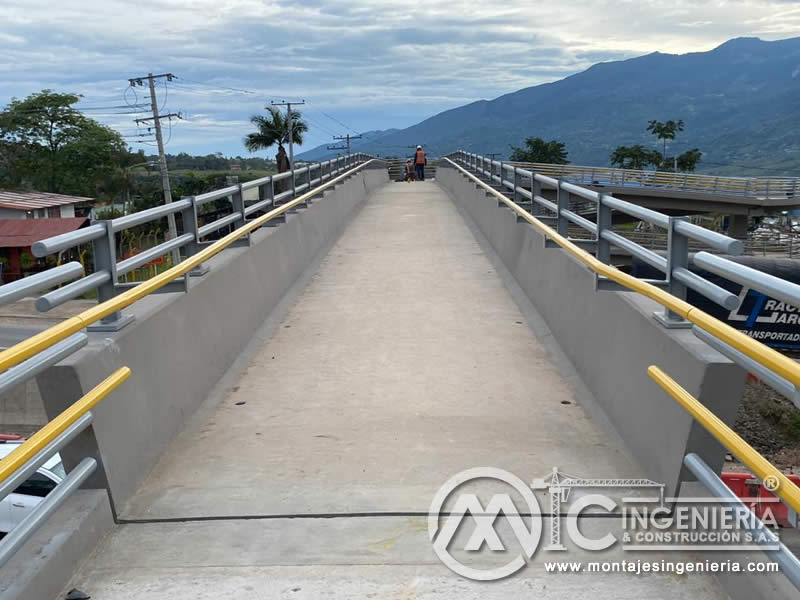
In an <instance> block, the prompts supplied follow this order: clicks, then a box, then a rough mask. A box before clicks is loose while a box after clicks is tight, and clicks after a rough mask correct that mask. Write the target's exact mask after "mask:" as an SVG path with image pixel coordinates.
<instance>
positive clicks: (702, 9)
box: [0, 0, 800, 154]
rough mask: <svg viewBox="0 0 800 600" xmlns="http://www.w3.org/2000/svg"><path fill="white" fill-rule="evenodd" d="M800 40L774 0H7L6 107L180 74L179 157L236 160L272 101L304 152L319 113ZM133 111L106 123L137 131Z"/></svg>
mask: <svg viewBox="0 0 800 600" xmlns="http://www.w3.org/2000/svg"><path fill="white" fill-rule="evenodd" d="M798 31H800V7H798V6H797V5H796V3H794V2H785V1H783V2H782V1H779V0H711V1H705V2H704V1H700V2H698V1H697V0H693V1H689V0H672V1H671V2H663V0H613V1H612V0H572V1H569V2H566V1H565V2H561V3H558V4H556V3H552V2H543V1H541V0H539V1H530V0H507V2H505V3H504V4H503V6H502V8H499V7H497V6H496V5H492V4H491V3H488V2H485V0H463V1H461V2H453V1H451V0H426V2H423V3H397V2H396V1H391V2H390V1H389V0H369V1H367V0H349V2H348V3H346V4H344V3H342V2H340V1H336V2H334V1H333V0H307V1H304V2H294V1H291V2H290V1H288V0H274V1H262V0H191V1H189V0H138V1H137V2H128V1H124V0H105V1H100V0H82V1H80V2H78V1H75V0H63V1H61V2H58V3H54V2H51V1H50V0H5V2H4V3H3V4H2V5H0V55H2V56H3V58H4V60H2V61H0V74H2V77H3V80H4V85H3V89H2V91H0V102H6V101H7V100H8V99H10V98H11V97H12V96H17V97H20V96H24V95H27V94H29V93H31V92H33V91H37V90H39V89H42V88H44V87H50V88H54V89H58V90H64V91H75V92H80V93H83V94H84V95H85V103H86V104H90V103H91V104H97V105H99V104H103V103H113V104H114V105H116V104H120V103H121V101H122V95H123V92H124V90H125V87H126V80H127V78H128V77H132V76H137V75H143V74H146V73H147V72H150V71H152V72H163V71H171V72H174V73H176V74H177V75H180V76H182V77H185V78H186V81H180V80H178V81H176V82H175V85H172V86H170V88H169V90H168V92H169V95H168V97H167V98H166V105H165V108H167V109H171V110H173V111H177V110H183V111H185V112H186V114H187V115H189V117H190V118H188V119H187V120H186V121H185V122H181V123H179V124H176V125H175V126H174V127H173V137H172V140H171V143H170V147H169V150H170V151H175V152H177V151H181V150H186V151H190V152H212V151H216V150H222V151H224V152H226V153H233V154H238V153H244V148H243V147H242V145H241V139H242V137H243V136H244V134H245V133H246V132H247V131H248V129H249V123H248V118H249V116H250V115H251V114H253V113H255V112H258V111H260V110H262V109H263V106H264V104H265V103H266V102H268V101H269V99H270V98H305V99H307V100H309V101H310V104H309V105H308V106H307V107H305V109H304V110H306V111H307V113H306V114H307V115H308V116H309V118H311V119H313V121H314V122H316V123H318V124H319V125H314V124H313V123H312V129H311V132H310V134H309V136H308V139H307V144H306V145H307V146H310V145H314V144H319V143H324V142H327V141H330V133H331V132H335V133H337V134H339V133H345V130H344V128H343V127H342V126H341V125H339V124H338V123H336V122H335V121H333V120H331V119H329V118H327V117H326V116H325V115H324V114H322V113H323V112H325V113H328V114H331V115H333V116H334V117H336V118H337V119H338V120H340V121H342V122H344V123H347V124H349V125H351V126H352V127H353V128H354V129H357V130H368V129H376V128H387V127H401V126H406V125H410V124H412V123H414V122H416V121H419V120H421V119H422V118H424V117H426V116H429V115H430V114H433V113H435V112H438V111H440V110H443V109H446V108H451V107H454V106H458V105H460V104H463V103H466V102H470V101H472V100H476V99H480V98H491V97H495V96H497V95H500V94H502V93H506V92H509V91H513V90H516V89H519V88H522V87H526V86H530V85H536V84H538V83H542V82H546V81H552V80H555V79H559V78H561V77H563V76H566V75H569V74H571V73H574V72H577V71H579V70H582V69H584V68H586V67H588V66H589V65H591V64H592V63H594V62H598V61H603V60H613V59H620V58H626V57H631V56H635V55H638V54H643V53H647V52H652V51H655V50H659V51H662V52H674V53H683V52H691V51H702V50H708V49H710V48H712V47H714V46H716V45H718V44H719V43H721V42H723V41H725V40H727V39H730V38H732V37H737V36H742V35H758V36H760V37H763V38H765V39H776V38H780V37H788V36H791V35H793V34H795V33H796V32H798ZM189 80H191V81H189ZM195 81H199V82H205V83H208V84H210V86H209V85H198V84H196V83H194V82H195ZM214 86H216V88H215V87H214ZM221 87H227V88H239V89H248V90H252V91H253V92H254V93H253V94H242V93H237V92H234V91H232V90H223V89H220V88H221ZM138 93H139V96H140V99H141V97H142V96H141V94H142V90H141V88H139V90H138ZM128 95H129V96H131V94H130V92H129V93H128ZM159 98H160V100H163V99H164V91H163V89H159ZM133 116H135V115H116V116H112V117H108V118H105V117H104V118H103V120H105V121H106V122H108V123H110V124H113V125H114V126H119V127H124V128H125V131H126V132H127V131H133V130H135V126H134V125H133V123H132V122H131V121H129V120H128V119H131V118H132V117H133Z"/></svg>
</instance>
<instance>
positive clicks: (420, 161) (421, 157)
mask: <svg viewBox="0 0 800 600" xmlns="http://www.w3.org/2000/svg"><path fill="white" fill-rule="evenodd" d="M414 164H417V165H424V164H425V151H424V150H417V157H416V159H415V160H414Z"/></svg>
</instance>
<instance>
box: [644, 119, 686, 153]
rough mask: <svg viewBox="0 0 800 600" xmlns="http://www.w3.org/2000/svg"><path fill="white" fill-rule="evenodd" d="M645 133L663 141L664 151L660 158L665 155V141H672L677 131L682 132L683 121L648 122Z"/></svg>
mask: <svg viewBox="0 0 800 600" xmlns="http://www.w3.org/2000/svg"><path fill="white" fill-rule="evenodd" d="M647 131H649V132H650V133H652V134H653V135H654V136H656V137H657V138H658V139H659V140H663V141H664V151H663V153H662V156H666V155H667V140H674V139H675V135H676V134H677V133H678V132H679V131H683V121H672V120H670V121H667V122H666V123H662V122H661V121H649V122H648V123H647Z"/></svg>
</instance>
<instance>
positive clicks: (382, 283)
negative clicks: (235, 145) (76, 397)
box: [70, 182, 725, 600]
mask: <svg viewBox="0 0 800 600" xmlns="http://www.w3.org/2000/svg"><path fill="white" fill-rule="evenodd" d="M254 301H257V299H254ZM258 325H259V324H256V323H254V324H253V327H254V330H255V329H256V328H257V327H258ZM166 400H167V399H165V401H166ZM478 466H493V467H499V468H503V469H506V470H508V471H511V472H512V473H515V474H516V475H518V476H519V477H521V478H522V479H523V480H525V481H530V480H531V479H533V478H534V477H543V476H546V475H547V474H549V473H550V470H551V468H552V467H553V466H558V467H559V468H560V469H561V470H562V471H564V472H567V473H571V474H575V475H579V476H587V477H627V476H641V473H640V472H639V470H638V467H637V466H636V464H635V462H634V461H633V460H632V459H631V457H630V456H629V455H628V454H627V452H626V451H625V450H624V449H623V448H621V447H620V446H619V445H618V443H617V442H616V441H615V439H614V437H613V436H611V435H609V434H608V432H607V431H606V430H605V429H604V428H603V427H602V426H600V425H599V424H598V423H596V422H594V421H593V420H592V419H591V418H590V417H589V416H588V413H587V412H585V411H584V410H583V408H582V407H581V406H580V405H579V400H578V398H576V395H575V393H574V392H573V390H572V389H571V388H570V387H569V385H568V384H567V383H566V381H565V379H564V376H563V374H562V373H560V372H559V370H558V369H557V368H556V366H555V365H554V363H553V361H552V360H551V358H550V356H549V354H548V352H547V351H546V349H545V347H544V346H543V345H542V343H541V342H540V341H539V340H537V338H536V337H535V336H534V334H533V333H532V331H531V329H530V328H529V327H528V324H527V322H526V319H525V317H524V316H523V314H522V312H521V310H520V308H519V307H518V306H517V305H516V304H515V302H514V301H513V299H512V297H511V295H510V294H509V292H508V291H507V290H506V288H505V287H504V284H503V281H502V280H501V278H500V277H499V276H498V274H497V273H496V272H495V270H494V269H493V268H492V266H491V263H490V262H489V260H488V259H487V257H486V255H484V253H483V252H482V251H481V248H480V246H479V245H478V243H477V241H476V240H475V238H474V237H473V235H472V233H471V232H470V230H469V228H468V227H467V225H466V224H465V222H464V221H463V220H462V218H461V217H460V215H459V214H458V212H457V210H456V208H455V206H454V204H453V203H452V202H451V200H450V199H449V198H448V196H447V195H446V193H445V192H443V191H442V189H441V188H440V187H438V186H437V185H436V183H435V182H424V183H414V184H404V183H393V184H389V185H387V186H386V187H384V188H382V189H380V190H379V191H378V192H377V193H376V194H374V195H373V197H372V198H371V199H370V200H369V201H368V203H367V205H366V206H365V207H364V209H363V210H362V211H361V212H360V213H359V214H358V216H357V217H356V218H355V219H354V220H353V222H352V223H351V224H350V225H349V227H348V229H347V230H346V231H345V233H344V235H343V236H342V238H341V239H340V240H339V242H338V243H337V244H336V245H335V247H334V248H333V250H332V251H331V252H330V253H329V255H328V256H327V257H326V258H325V259H324V261H323V262H322V264H321V266H320V267H319V269H318V270H317V272H316V273H315V274H314V275H313V277H312V278H311V281H310V283H309V285H308V286H307V287H306V289H305V290H304V292H303V293H302V295H301V296H300V298H299V300H298V302H297V303H296V305H295V306H294V307H293V308H292V309H291V310H290V312H289V313H288V315H287V316H286V318H285V319H284V321H283V323H281V325H280V326H279V328H278V329H277V330H276V331H275V332H274V334H273V335H272V337H271V338H270V339H269V340H268V341H267V342H266V343H265V344H264V346H263V347H262V348H260V349H259V350H258V351H257V352H256V353H255V355H254V356H253V357H252V359H251V361H250V363H249V365H248V366H247V368H246V369H245V371H244V373H243V374H242V377H241V379H240V381H239V382H238V383H237V384H236V385H234V386H232V387H231V388H230V389H229V390H228V391H227V394H226V395H225V397H224V398H223V399H222V400H221V401H219V402H217V403H216V404H213V403H212V405H210V406H208V407H207V408H205V409H203V410H201V411H200V412H199V413H198V414H197V415H196V417H195V418H193V419H192V420H191V421H190V422H189V423H188V425H187V427H186V430H185V431H184V433H183V434H182V435H181V436H180V437H179V439H178V440H176V442H175V443H173V445H172V446H171V448H170V450H169V451H168V452H167V453H166V454H165V455H164V456H163V458H162V460H161V461H160V463H159V465H158V466H157V468H156V469H155V470H154V471H153V473H152V474H151V476H150V477H149V479H148V480H147V481H146V483H145V484H144V485H143V486H142V488H141V489H140V490H139V492H138V493H137V495H136V496H135V497H134V498H133V500H132V501H131V502H130V503H129V504H128V505H127V506H126V507H124V508H123V509H122V514H121V517H122V518H124V519H132V520H153V519H156V520H157V519H171V520H174V522H173V521H170V522H154V523H134V524H128V525H121V526H119V527H118V529H117V530H116V531H115V532H114V533H113V534H112V535H111V536H110V538H109V539H107V540H106V541H105V542H104V543H103V544H102V545H101V546H100V548H98V551H97V553H96V554H95V556H93V557H92V558H91V559H90V560H89V561H88V562H87V563H86V564H85V565H84V567H83V568H82V570H81V571H80V572H79V573H78V574H77V575H76V577H75V578H74V580H73V581H72V583H71V584H70V585H71V586H74V587H78V588H80V589H83V590H84V591H86V592H88V593H89V594H90V595H91V596H92V598H93V599H95V600H121V599H127V598H131V599H133V598H136V599H137V600H142V599H146V598H170V600H184V599H189V598H191V599H200V598H234V597H235V598H242V599H244V598H284V597H285V598H320V597H330V598H363V597H373V598H429V597H430V598H433V597H436V598H479V597H480V598H516V597H526V598H530V597H552V598H567V597H569V598H576V599H578V598H589V597H592V598H615V599H623V598H637V599H639V598H645V597H646V598H671V599H672V598H687V599H688V598H724V597H725V595H724V594H723V593H722V592H721V591H720V590H719V588H718V587H717V585H716V584H715V583H714V582H713V580H712V579H710V578H708V577H703V576H697V575H694V576H691V577H677V576H675V575H662V576H647V577H629V576H610V575H609V576H603V577H594V578H591V579H589V578H588V577H586V576H583V575H568V576H565V575H548V574H546V573H544V571H543V570H542V568H541V564H540V563H539V564H532V565H531V566H529V567H528V568H527V569H525V570H524V571H523V572H522V573H521V574H520V575H519V576H516V577H513V578H511V579H509V580H507V581H505V582H502V583H495V584H478V583H474V582H469V581H466V580H464V579H461V578H459V577H458V576H456V575H454V574H452V573H451V572H450V571H448V570H447V569H446V568H445V567H444V566H443V565H441V563H440V562H439V561H438V559H437V558H436V556H435V555H434V553H433V551H432V550H431V547H430V542H429V541H428V537H427V531H426V523H425V519H424V518H421V517H420V516H419V515H420V514H422V513H425V512H426V511H427V510H428V508H429V506H430V503H431V500H432V497H433V495H434V493H435V492H436V490H437V489H438V488H439V487H440V486H441V485H442V484H443V483H444V482H445V481H446V480H447V479H449V478H450V477H451V476H453V475H454V474H456V473H457V472H459V471H461V470H464V469H467V468H472V467H478ZM387 512H391V513H400V515H393V516H378V517H376V516H363V515H359V514H353V513H387ZM310 515H328V516H332V517H334V518H322V519H320V518H310V517H309V516H310ZM243 516H249V517H256V518H254V519H252V520H244V519H242V518H241V517H243ZM209 517H212V518H214V519H216V520H210V521H198V520H197V519H204V518H209ZM592 521H596V522H595V523H593V524H590V525H588V526H589V527H592V528H594V529H603V530H605V529H607V528H608V527H609V526H610V524H609V521H610V520H605V521H604V520H602V519H592ZM537 556H538V555H537ZM580 556H582V555H581V553H579V552H578V553H575V554H573V553H570V557H569V558H564V557H559V558H563V560H580V558H579V557H580ZM616 556H617V557H618V558H624V557H622V556H621V555H616ZM551 558H552V557H551ZM584 558H585V557H584ZM672 558H673V559H678V557H677V556H673V557H672ZM593 559H594V560H597V559H598V557H597V556H594V558H593ZM587 560H588V558H587Z"/></svg>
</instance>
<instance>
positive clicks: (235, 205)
mask: <svg viewBox="0 0 800 600" xmlns="http://www.w3.org/2000/svg"><path fill="white" fill-rule="evenodd" d="M231 208H232V209H233V212H234V213H238V214H239V217H240V219H241V224H240V225H239V226H238V227H237V226H236V224H235V223H234V224H233V229H238V228H239V227H244V226H245V224H246V223H247V214H246V213H245V212H244V190H243V189H242V184H241V183H240V184H239V186H238V190H237V191H236V192H235V193H234V194H233V195H232V196H231ZM244 240H245V245H247V246H249V245H250V242H251V240H250V234H249V233H248V234H247V235H246V236H245V237H244Z"/></svg>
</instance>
